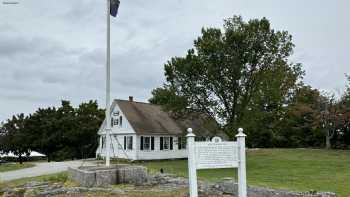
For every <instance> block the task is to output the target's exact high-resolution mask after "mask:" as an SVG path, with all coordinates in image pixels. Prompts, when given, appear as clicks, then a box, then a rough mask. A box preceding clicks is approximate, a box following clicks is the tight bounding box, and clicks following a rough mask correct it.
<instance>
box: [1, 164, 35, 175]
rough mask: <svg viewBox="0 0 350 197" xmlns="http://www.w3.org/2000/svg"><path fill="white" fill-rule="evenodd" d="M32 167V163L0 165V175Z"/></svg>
mask: <svg viewBox="0 0 350 197" xmlns="http://www.w3.org/2000/svg"><path fill="white" fill-rule="evenodd" d="M30 167H34V164H32V163H23V164H19V163H9V164H0V173H1V172H6V171H11V170H19V169H22V168H30Z"/></svg>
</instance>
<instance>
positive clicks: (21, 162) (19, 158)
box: [18, 154, 23, 164]
mask: <svg viewBox="0 0 350 197" xmlns="http://www.w3.org/2000/svg"><path fill="white" fill-rule="evenodd" d="M18 160H19V164H23V160H22V155H21V154H20V155H19V156H18Z"/></svg>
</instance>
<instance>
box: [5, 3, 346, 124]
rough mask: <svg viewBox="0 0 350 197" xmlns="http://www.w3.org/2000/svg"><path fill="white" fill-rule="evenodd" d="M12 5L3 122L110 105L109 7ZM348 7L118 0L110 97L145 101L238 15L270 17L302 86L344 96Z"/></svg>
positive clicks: (7, 8) (8, 14) (8, 20)
mask: <svg viewBox="0 0 350 197" xmlns="http://www.w3.org/2000/svg"><path fill="white" fill-rule="evenodd" d="M0 1H2V2H4V1H5V0H0ZM11 1H18V2H19V4H16V5H6V4H3V3H2V2H1V5H0V121H3V120H5V119H7V118H9V117H10V116H11V115H13V114H16V113H22V112H23V113H26V114H28V113H31V112H33V111H35V110H36V109H37V108H38V107H47V106H53V105H55V106H56V105H59V103H60V100H62V99H68V100H70V101H72V103H73V104H74V105H77V104H79V103H80V102H82V101H87V100H90V99H93V100H98V102H99V104H100V106H101V107H103V106H104V98H105V81H104V80H105V46H106V0H74V1H73V0H60V1H56V0H11ZM7 2H8V1H7ZM349 7H350V1H348V0H328V1H319V0H307V1H305V0H288V1H286V0H284V1H281V0H254V1H253V0H121V5H120V9H119V16H118V18H111V20H112V21H111V61H112V62H111V66H112V68H111V71H112V74H111V75H112V82H111V89H112V93H111V95H112V97H113V98H122V99H127V97H128V96H129V95H133V96H134V97H135V100H137V101H146V100H147V99H148V98H149V97H150V95H151V94H150V92H151V90H152V89H153V88H156V87H158V86H160V85H161V84H162V83H163V82H164V76H163V65H164V63H165V62H166V61H167V60H168V59H169V58H170V57H172V56H182V55H184V54H185V52H186V51H187V49H189V48H191V47H192V45H193V40H194V39H195V38H196V37H197V36H198V35H199V34H200V30H201V27H203V26H205V27H221V26H222V23H223V19H224V18H227V17H231V16H233V15H242V16H243V18H244V19H245V20H248V19H251V18H261V17H267V18H268V19H269V20H270V22H271V24H272V26H273V28H275V29H277V30H287V31H289V32H290V34H292V35H293V42H294V43H295V45H296V47H295V50H294V55H293V57H292V61H294V62H300V63H302V64H303V66H304V69H305V71H306V76H305V79H304V81H305V83H307V84H310V85H312V86H313V87H315V88H319V89H323V90H329V91H341V90H344V88H345V84H346V80H345V77H344V73H349V74H350V65H349V63H348V59H349V49H348V47H349V46H350V36H349V35H350V20H349V19H350V12H349V11H348V9H349Z"/></svg>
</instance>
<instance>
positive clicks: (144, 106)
mask: <svg viewBox="0 0 350 197" xmlns="http://www.w3.org/2000/svg"><path fill="white" fill-rule="evenodd" d="M117 104H118V106H119V108H120V110H121V111H122V112H123V114H124V115H125V118H126V119H127V120H128V122H129V123H130V125H131V127H132V128H133V129H134V131H135V132H136V133H137V134H140V135H151V134H160V135H185V134H186V129H187V128H189V127H191V128H192V129H193V132H194V133H195V134H196V135H197V136H215V135H217V136H221V137H225V135H224V134H223V133H222V132H220V131H219V129H218V125H217V123H216V121H215V120H213V119H210V118H207V117H205V116H203V115H196V116H195V115H192V116H191V117H186V118H183V119H181V120H180V119H174V118H172V116H171V115H170V113H169V112H166V111H164V110H163V109H162V107H161V106H159V105H154V104H150V103H142V102H135V101H128V100H119V99H116V100H114V101H113V103H112V106H111V108H112V109H114V108H115V106H116V105H117ZM111 111H112V110H111Z"/></svg>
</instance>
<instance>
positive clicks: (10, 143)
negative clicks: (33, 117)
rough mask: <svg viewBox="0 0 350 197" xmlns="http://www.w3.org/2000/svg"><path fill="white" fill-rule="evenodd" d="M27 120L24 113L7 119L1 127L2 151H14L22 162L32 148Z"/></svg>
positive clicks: (0, 150) (0, 146)
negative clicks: (27, 129)
mask: <svg viewBox="0 0 350 197" xmlns="http://www.w3.org/2000/svg"><path fill="white" fill-rule="evenodd" d="M26 120H27V118H26V117H25V116H24V114H19V115H16V116H13V117H12V119H9V120H7V122H6V123H4V124H3V125H2V127H1V136H0V142H1V145H0V152H4V153H9V152H12V153H13V154H14V155H16V156H18V161H19V163H20V164H22V162H23V156H26V155H28V154H29V153H30V150H31V148H32V146H31V139H30V138H29V137H28V136H27V133H26V127H25V125H26Z"/></svg>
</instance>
